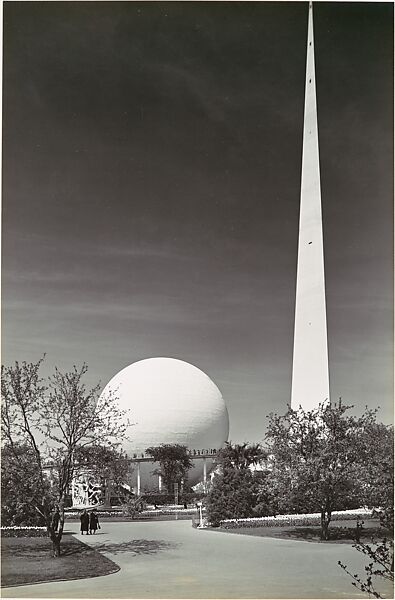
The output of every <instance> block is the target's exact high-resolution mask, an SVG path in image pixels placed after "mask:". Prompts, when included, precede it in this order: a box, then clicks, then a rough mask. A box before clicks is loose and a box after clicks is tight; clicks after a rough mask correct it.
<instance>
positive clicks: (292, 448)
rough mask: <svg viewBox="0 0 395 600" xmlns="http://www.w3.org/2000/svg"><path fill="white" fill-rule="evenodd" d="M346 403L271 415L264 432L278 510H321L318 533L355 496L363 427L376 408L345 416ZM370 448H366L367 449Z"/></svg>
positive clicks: (325, 533) (363, 452) (363, 455)
mask: <svg viewBox="0 0 395 600" xmlns="http://www.w3.org/2000/svg"><path fill="white" fill-rule="evenodd" d="M349 408H351V407H347V406H343V405H342V404H341V401H340V402H339V404H337V405H329V404H322V405H320V406H319V407H318V408H317V409H314V410H311V411H304V410H303V409H302V408H299V410H293V409H291V408H289V409H288V412H287V413H286V414H285V415H283V416H278V415H270V422H269V426H268V431H267V436H266V437H267V440H268V446H269V453H270V455H271V462H272V477H273V481H274V485H275V487H276V489H277V495H278V498H279V510H284V509H285V511H287V510H290V509H291V510H292V509H293V510H294V511H298V512H299V511H301V512H307V511H312V510H314V511H315V510H316V511H319V512H320V513H321V538H322V539H325V540H326V539H328V538H329V524H330V521H331V516H332V512H333V510H335V509H341V508H346V507H347V505H350V504H351V503H353V502H354V503H355V502H357V503H358V498H359V500H360V494H361V491H360V481H359V475H360V469H361V464H362V461H364V460H367V459H368V455H369V450H368V447H367V436H366V430H367V429H368V428H369V427H373V426H374V424H375V417H376V411H371V410H366V411H365V413H364V414H363V415H362V416H361V417H355V416H352V415H346V412H347V410H348V409H349ZM371 450H372V449H370V451H371Z"/></svg>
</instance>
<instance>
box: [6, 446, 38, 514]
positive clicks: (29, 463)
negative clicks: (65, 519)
mask: <svg viewBox="0 0 395 600" xmlns="http://www.w3.org/2000/svg"><path fill="white" fill-rule="evenodd" d="M44 483H46V485H45V487H44V489H43V488H42V485H41V480H40V476H39V471H38V468H37V464H36V456H35V453H34V452H33V451H32V449H31V447H30V446H29V445H28V444H15V445H14V447H13V448H11V447H10V445H9V444H6V445H5V446H4V447H3V449H2V452H1V522H2V524H3V525H5V526H7V525H8V526H10V525H17V526H18V525H45V522H44V519H43V517H42V516H41V515H39V514H38V512H37V510H36V509H35V506H38V505H40V504H42V502H43V497H49V496H50V485H49V482H46V481H44Z"/></svg>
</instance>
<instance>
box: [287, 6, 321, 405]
mask: <svg viewBox="0 0 395 600" xmlns="http://www.w3.org/2000/svg"><path fill="white" fill-rule="evenodd" d="M325 401H329V367H328V340H327V325H326V305H325V277H324V246H323V237H322V214H321V184H320V162H319V149H318V125H317V100H316V85H315V62H314V35H313V6H312V3H311V2H310V3H309V17H308V31H307V59H306V84H305V105H304V126H303V153H302V181H301V193H300V216H299V245H298V267H297V278H296V304H295V330H294V349H293V365H292V391H291V407H292V408H294V409H297V408H299V406H302V408H303V409H305V410H311V409H313V408H316V407H317V406H318V404H319V403H323V402H325Z"/></svg>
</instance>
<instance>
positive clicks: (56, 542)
mask: <svg viewBox="0 0 395 600" xmlns="http://www.w3.org/2000/svg"><path fill="white" fill-rule="evenodd" d="M52 550H53V557H54V558H59V556H60V539H58V538H57V537H56V538H52Z"/></svg>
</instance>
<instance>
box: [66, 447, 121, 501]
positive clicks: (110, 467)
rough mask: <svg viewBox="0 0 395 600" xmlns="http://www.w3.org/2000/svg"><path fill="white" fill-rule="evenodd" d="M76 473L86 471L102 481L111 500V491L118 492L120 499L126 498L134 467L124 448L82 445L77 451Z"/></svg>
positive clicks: (108, 498)
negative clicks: (126, 490)
mask: <svg viewBox="0 0 395 600" xmlns="http://www.w3.org/2000/svg"><path fill="white" fill-rule="evenodd" d="M74 458H75V474H78V473H84V471H86V470H87V469H88V470H89V475H90V476H91V477H92V478H93V479H94V480H96V481H102V482H103V487H104V488H105V490H106V494H107V498H106V500H107V501H108V502H109V501H110V494H111V491H112V492H113V493H117V495H118V499H119V500H123V499H124V498H125V494H126V492H125V484H131V475H132V469H131V464H130V460H129V459H128V458H127V456H126V454H125V453H124V452H123V451H122V450H118V449H117V448H112V447H107V446H99V445H98V444H94V445H92V446H81V447H78V448H77V449H76V451H75V455H74Z"/></svg>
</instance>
